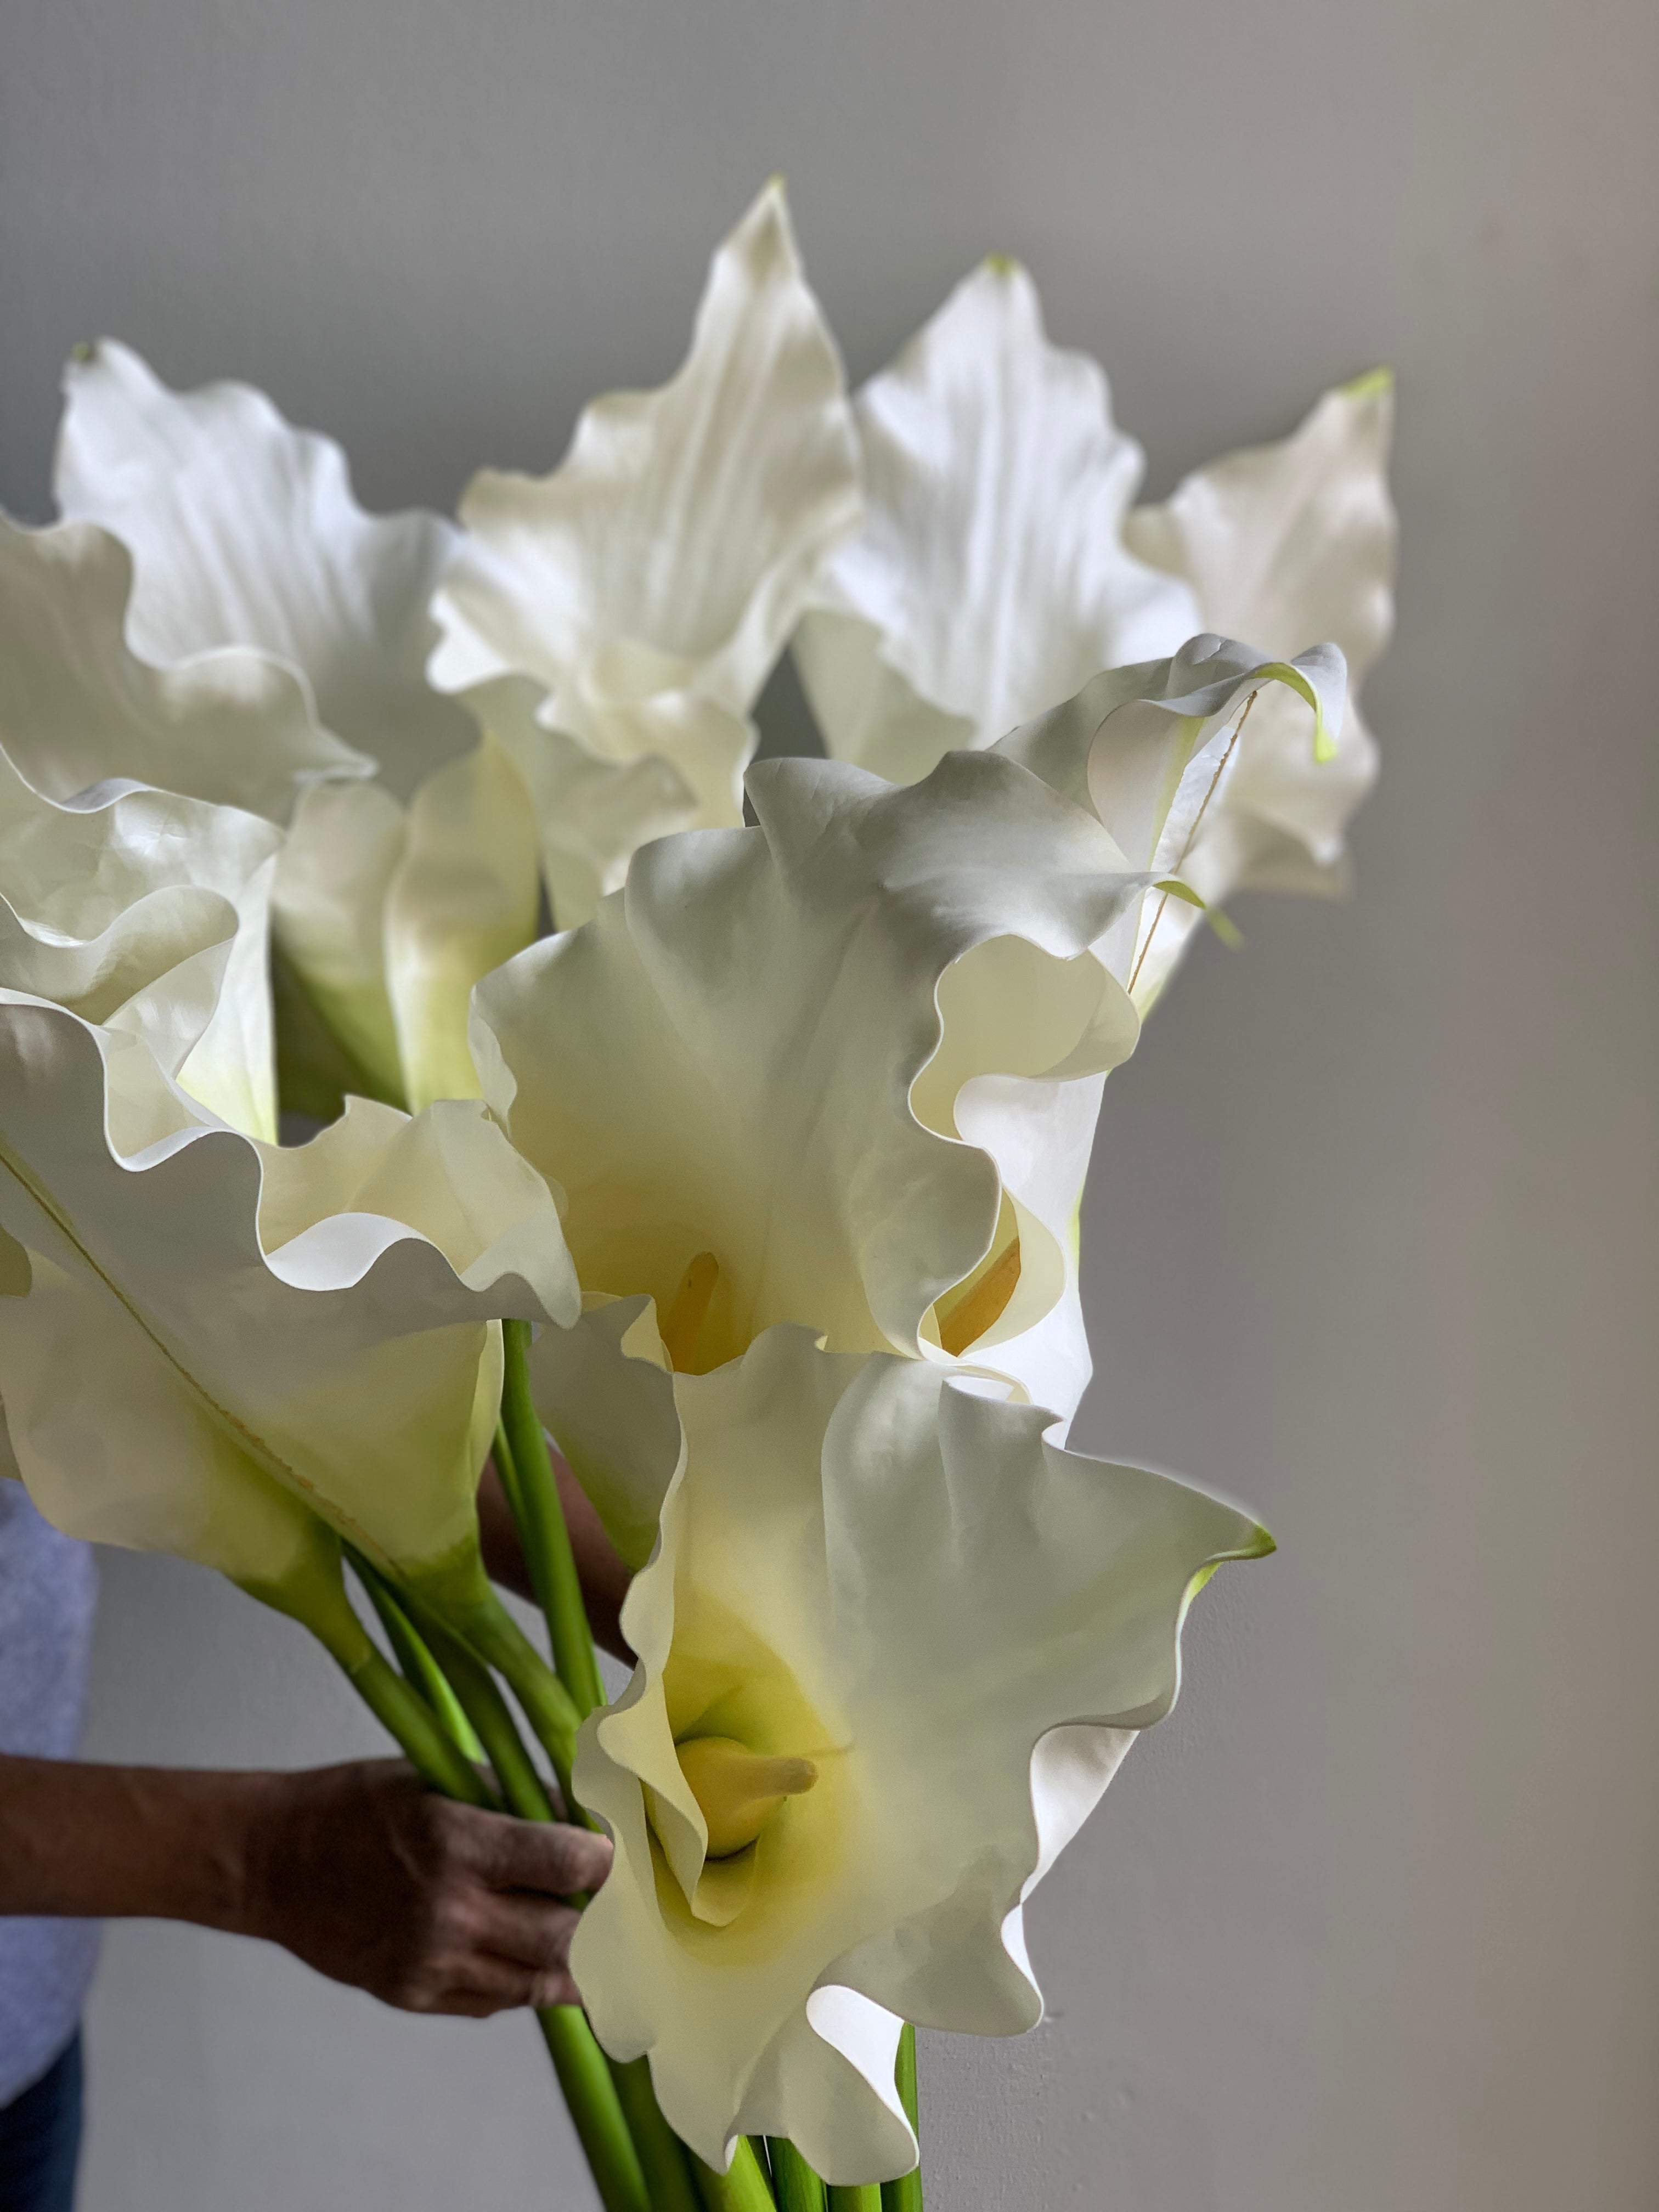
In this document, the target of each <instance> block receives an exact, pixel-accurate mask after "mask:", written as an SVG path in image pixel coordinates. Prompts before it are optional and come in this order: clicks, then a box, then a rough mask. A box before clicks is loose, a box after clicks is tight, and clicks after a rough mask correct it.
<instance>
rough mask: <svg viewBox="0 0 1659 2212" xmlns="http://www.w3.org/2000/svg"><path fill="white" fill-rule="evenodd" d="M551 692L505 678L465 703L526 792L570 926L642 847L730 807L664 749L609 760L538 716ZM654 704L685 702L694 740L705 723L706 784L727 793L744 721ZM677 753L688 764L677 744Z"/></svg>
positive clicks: (699, 708) (614, 883) (557, 914)
mask: <svg viewBox="0 0 1659 2212" xmlns="http://www.w3.org/2000/svg"><path fill="white" fill-rule="evenodd" d="M545 697H546V691H545V688H544V686H543V685H542V684H538V683H536V682H535V681H534V680H533V679H532V678H528V677H521V676H499V677H495V678H492V679H491V680H490V681H489V683H487V684H479V685H478V686H477V689H476V690H471V691H469V692H468V693H467V695H466V702H467V705H468V706H469V707H470V708H471V711H472V713H473V714H475V715H476V716H477V720H478V722H479V723H480V725H481V726H482V727H483V729H484V730H485V731H486V732H488V734H489V736H490V737H491V738H493V739H494V740H495V743H496V744H498V745H499V746H500V747H501V750H502V752H503V753H505V755H506V756H507V759H508V760H509V761H511V762H512V763H513V768H514V769H516V770H517V772H518V775H519V780H520V782H521V783H522V784H523V785H524V787H525V790H526V793H528V794H529V799H530V809H531V814H532V820H533V822H534V825H535V830H536V836H537V840H538V845H539V848H540V854H541V869H542V880H543V882H544V884H546V886H547V894H548V898H549V901H550V904H551V906H552V909H553V919H554V921H555V922H556V924H557V926H558V927H559V928H561V929H574V928H575V927H576V926H577V925H578V924H579V923H580V922H584V921H587V920H589V919H590V917H591V916H592V913H593V910H594V908H596V907H597V906H598V905H599V901H600V900H601V899H602V898H603V897H604V896H605V895H606V893H607V892H610V891H614V890H621V888H622V886H623V880H624V878H626V876H627V874H628V864H629V860H632V858H633V857H634V854H635V852H636V851H637V850H638V849H639V848H640V846H641V845H642V844H647V843H648V842H650V841H651V840H652V839H653V838H654V837H664V836H667V835H668V834H669V833H670V831H671V830H675V829H694V828H696V827H697V826H698V824H699V823H700V822H701V821H702V818H703V817H704V815H705V813H708V814H712V815H713V816H714V817H716V818H721V817H724V815H725V814H726V813H727V812H729V811H730V810H729V807H728V806H727V805H726V802H725V800H724V799H720V800H719V801H718V803H715V802H710V803H709V805H707V806H705V805H704V803H703V802H702V800H700V799H699V797H698V793H697V791H696V789H694V788H693V786H692V784H691V783H690V782H689V781H687V777H686V775H685V774H683V773H682V769H681V768H680V767H677V766H676V765H675V764H674V763H673V762H672V761H671V760H669V759H667V758H665V757H664V755H663V754H661V753H643V754H641V755H639V756H637V757H634V758H632V759H623V760H610V759H605V758H602V757H600V755H599V754H598V753H596V752H595V751H593V750H592V748H591V747H590V746H588V745H586V744H583V743H582V741H581V739H580V738H573V737H572V736H571V735H570V733H569V732H568V731H566V730H551V729H549V728H548V727H547V726H545V724H544V723H543V722H541V721H540V720H538V709H539V708H540V707H541V705H542V703H543V702H544V699H545ZM655 706H656V710H657V711H658V712H659V714H670V713H671V712H679V711H680V710H681V709H682V708H683V709H684V714H683V716H682V720H681V732H682V733H683V734H686V735H688V737H689V735H690V731H691V727H692V724H693V722H694V721H696V720H700V721H701V722H702V724H703V726H704V743H703V745H702V750H703V751H705V752H712V755H713V759H712V763H711V775H710V777H709V779H708V781H709V783H710V785H711V787H712V788H713V790H714V791H715V792H716V793H724V792H726V789H727V788H728V787H729V785H730V781H731V779H732V775H733V774H735V773H738V772H740V769H741V764H742V763H743V762H744V761H745V760H746V759H747V758H748V757H749V754H750V750H752V738H751V733H750V729H749V726H748V724H747V723H746V722H741V721H739V720H738V719H737V718H736V717H735V716H732V715H729V714H726V710H725V709H724V708H719V707H715V706H714V705H712V704H711V703H710V702H708V701H691V700H686V699H684V697H682V698H681V699H680V700H679V701H678V702H674V704H673V706H672V707H671V706H670V705H669V703H668V702H663V701H660V700H659V701H658V702H655ZM673 750H676V751H677V752H678V753H679V756H680V758H681V761H682V763H684V765H685V766H686V767H688V768H689V767H690V766H691V765H692V764H691V763H685V761H684V752H683V751H682V750H681V749H680V748H679V746H678V744H677V745H676V746H675V747H674V748H673Z"/></svg>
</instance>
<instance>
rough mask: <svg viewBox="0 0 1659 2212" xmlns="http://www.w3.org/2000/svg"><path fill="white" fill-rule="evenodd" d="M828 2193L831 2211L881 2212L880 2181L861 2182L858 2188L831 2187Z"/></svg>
mask: <svg viewBox="0 0 1659 2212" xmlns="http://www.w3.org/2000/svg"><path fill="white" fill-rule="evenodd" d="M828 2195H829V2212H881V2184H880V2183H879V2182H878V2181H866V2182H860V2185H859V2186H858V2187H857V2188H856V2189H836V2188H834V2187H831V2188H830V2190H829V2192H828Z"/></svg>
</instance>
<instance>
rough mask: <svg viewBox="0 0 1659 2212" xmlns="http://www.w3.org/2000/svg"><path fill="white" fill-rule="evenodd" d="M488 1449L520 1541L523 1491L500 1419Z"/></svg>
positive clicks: (511, 1450)
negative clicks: (493, 1441)
mask: <svg viewBox="0 0 1659 2212" xmlns="http://www.w3.org/2000/svg"><path fill="white" fill-rule="evenodd" d="M489 1449H490V1453H491V1455H492V1457H493V1458H494V1460H495V1472H496V1474H497V1475H499V1476H500V1478H501V1491H502V1493H503V1495H504V1496H505V1498H506V1499H507V1504H508V1506H509V1508H510V1509H511V1510H512V1514H513V1521H514V1522H515V1524H516V1525H517V1527H518V1529H519V1541H520V1543H522V1542H523V1541H524V1492H522V1491H521V1490H520V1487H519V1470H518V1468H516V1467H515V1466H514V1465H513V1447H512V1445H511V1444H510V1443H508V1442H507V1430H506V1428H505V1427H504V1426H503V1425H502V1424H501V1422H500V1421H497V1422H496V1424H495V1443H493V1444H492V1445H491V1446H490V1448H489ZM528 1564H529V1562H528V1560H527V1559H526V1565H528Z"/></svg>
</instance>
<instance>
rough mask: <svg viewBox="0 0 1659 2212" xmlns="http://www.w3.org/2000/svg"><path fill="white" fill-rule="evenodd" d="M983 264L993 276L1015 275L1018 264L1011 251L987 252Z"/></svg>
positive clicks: (1017, 271) (1017, 272) (1017, 270)
mask: <svg viewBox="0 0 1659 2212" xmlns="http://www.w3.org/2000/svg"><path fill="white" fill-rule="evenodd" d="M985 265H986V267H987V269H988V270H990V272H991V274H992V275H993V276H1018V274H1019V264H1018V261H1016V260H1015V258H1014V257H1013V255H1012V253H987V255H986V257H985Z"/></svg>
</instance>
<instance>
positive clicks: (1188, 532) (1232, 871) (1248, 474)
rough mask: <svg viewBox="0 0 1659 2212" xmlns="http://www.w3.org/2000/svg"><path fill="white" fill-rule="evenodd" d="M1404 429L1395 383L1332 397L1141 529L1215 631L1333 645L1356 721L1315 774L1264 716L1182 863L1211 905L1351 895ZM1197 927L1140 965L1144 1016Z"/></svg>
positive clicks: (1389, 605) (1192, 922) (1301, 732)
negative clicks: (1396, 462)
mask: <svg viewBox="0 0 1659 2212" xmlns="http://www.w3.org/2000/svg"><path fill="white" fill-rule="evenodd" d="M1393 424H1394V380H1393V379H1392V377H1390V376H1389V374H1388V373H1387V372H1386V371H1379V372H1377V373H1376V374H1374V375H1371V376H1366V377H1361V378H1360V379H1358V381H1356V382H1355V383H1352V384H1348V385H1344V386H1341V387H1340V389H1338V390H1337V391H1334V392H1327V393H1326V394H1325V396H1324V398H1322V400H1320V402H1319V403H1318V404H1317V405H1316V407H1315V409H1314V410H1313V412H1312V413H1311V414H1310V416H1308V417H1307V420H1306V421H1305V422H1303V424H1302V425H1301V427H1300V428H1298V429H1297V430H1295V431H1294V432H1292V434H1291V436H1289V437H1288V438H1285V439H1281V440H1280V441H1279V443H1278V444H1276V445H1271V446H1259V447H1253V448H1252V449H1250V450H1249V452H1245V453H1230V454H1228V455H1227V456H1226V457H1225V459H1222V460H1219V461H1215V462H1212V464H1211V465H1210V466H1209V467H1208V468H1206V469H1200V470H1198V471H1196V472H1195V473H1194V475H1192V476H1189V477H1187V478H1186V479H1185V481H1184V482H1183V483H1182V484H1181V486H1180V488H1179V489H1177V490H1176V494H1175V495H1174V497H1173V498H1172V499H1170V501H1168V502H1167V504H1165V505H1164V506H1163V507H1140V508H1138V509H1137V510H1136V511H1135V512H1134V513H1133V514H1132V515H1131V516H1130V517H1129V520H1128V522H1127V526H1126V536H1127V542H1128V544H1129V545H1130V546H1131V548H1132V549H1133V550H1134V551H1136V552H1138V553H1139V555H1140V556H1141V557H1142V558H1143V559H1144V560H1146V561H1151V562H1156V563H1157V565H1158V567H1160V568H1165V569H1167V570H1169V571H1170V574H1174V575H1176V576H1179V577H1181V578H1182V579H1183V580H1185V581H1186V582H1188V584H1190V586H1192V589H1193V591H1194V592H1195V594H1196V595H1197V599H1198V605H1199V611H1200V614H1201V616H1202V617H1203V620H1204V626H1205V628H1206V629H1212V630H1219V631H1221V632H1223V633H1224V634H1225V635H1228V636H1231V637H1246V638H1249V641H1250V642H1251V643H1252V644H1253V645H1255V646H1257V647H1260V648H1261V650H1262V651H1264V652H1267V653H1280V654H1290V653H1299V652H1301V651H1302V650H1303V649H1304V647H1307V646H1308V645H1310V643H1312V641H1314V640H1315V639H1316V638H1328V639H1329V640H1330V641H1332V642H1333V643H1334V644H1335V645H1336V646H1338V647H1340V649H1341V652H1342V653H1343V656H1344V658H1345V659H1346V663H1347V671H1348V703H1347V711H1346V714H1345V715H1344V717H1343V718H1342V720H1341V723H1340V729H1339V730H1337V731H1336V732H1335V742H1334V749H1333V751H1332V753H1331V757H1330V758H1329V759H1328V760H1325V761H1322V762H1320V763H1317V764H1313V763H1311V762H1310V755H1309V751H1308V746H1307V743H1306V736H1305V729H1304V723H1303V720H1302V718H1301V717H1300V716H1299V715H1298V714H1297V711H1296V707H1295V702H1293V701H1292V700H1291V698H1290V697H1289V696H1287V695H1285V693H1283V692H1271V693H1264V694H1263V695H1262V696H1261V697H1260V698H1258V699H1257V701H1256V702H1255V706H1254V708H1252V709H1251V713H1250V719H1249V722H1248V723H1247V724H1246V725H1245V727H1244V729H1243V732H1242V733H1241V735H1240V738H1239V740H1238V744H1237V748H1236V750H1235V751H1234V754H1233V756H1232V758H1231V762H1230V763H1228V765H1227V768H1226V769H1225V773H1224V774H1223V775H1222V777H1221V780H1220V782H1219V785H1218V788H1217V790H1216V793H1215V797H1214V799H1213V800H1212V804H1211V805H1210V807H1209V809H1208V811H1207V812H1206V816H1205V818H1204V820H1203V822H1202V823H1199V824H1198V825H1197V827H1196V830H1195V834H1194V836H1193V838H1192V841H1191V843H1190V845H1189V846H1188V849H1187V850H1186V852H1185V853H1184V854H1183V855H1182V861H1181V867H1180V872H1181V873H1182V876H1183V877H1184V878H1186V880H1187V881H1188V883H1189V884H1191V885H1192V887H1193V889H1194V890H1196V891H1197V892H1199V893H1200V896H1202V897H1204V898H1205V899H1206V900H1207V901H1208V902H1210V904H1211V905H1212V906H1219V905H1221V904H1222V903H1223V902H1225V900H1227V899H1229V898H1231V896H1232V895H1233V893H1234V892H1235V891H1239V890H1279V891H1303V892H1313V893H1315V894H1324V895H1325V896H1329V895H1330V894H1331V893H1332V892H1333V891H1337V890H1342V889H1343V888H1345V886H1346V882H1347V854H1346V845H1345V843H1344V838H1343V833H1344V830H1345V829H1346V826H1347V823H1348V819H1349V817H1350V816H1351V815H1352V813H1353V811H1354V810H1355V808H1356V807H1357V806H1358V804H1359V802H1360V800H1361V799H1364V796H1365V793H1367V792H1368V791H1369V790H1370V787H1371V785H1372V784H1373V783H1374V782H1375V781H1376V759H1377V756H1376V740H1375V739H1374V738H1372V737H1371V735H1370V732H1369V730H1367V728H1366V727H1365V725H1364V722H1363V721H1362V720H1361V719H1360V714H1359V707H1358V695H1359V686H1360V683H1361V681H1362V679H1363V678H1364V674H1365V671H1367V670H1368V669H1369V668H1370V665H1371V664H1372V662H1373V661H1374V660H1375V659H1376V657H1377V655H1378V654H1379V653H1381V652H1382V650H1383V647H1384V646H1385V645H1386V644H1387V643H1388V641H1389V633H1390V631H1391V630H1392V629H1393V627H1394V569H1395V541H1396V538H1397V534H1398V532H1397V525H1396V522H1395V512H1394V503H1393V501H1392V500H1391V499H1390V498H1389V482H1388V464H1389V437H1390V435H1391V432H1392V429H1393ZM1196 922H1197V915H1196V913H1195V911H1194V908H1190V907H1187V908H1182V907H1180V906H1179V905H1178V904H1177V905H1176V908H1174V909H1172V910H1166V911H1165V913H1164V916H1163V918H1162V920H1161V921H1160V922H1159V924H1158V933H1157V936H1156V938H1155V939H1153V940H1152V944H1151V948H1150V950H1149V951H1148V953H1147V956H1146V960H1145V962H1144V963H1143V967H1142V973H1141V980H1140V984H1139V992H1138V1001H1139V1004H1140V1005H1141V1006H1142V1007H1143V1008H1145V1007H1146V1006H1150V1005H1151V1003H1152V1000H1153V999H1154V998H1155V997H1156V996H1157V994H1158V990H1159V989H1160V988H1161V987H1162V986H1163V984H1164V981H1166V980H1167V978H1168V976H1169V975H1170V972H1171V970H1172V969H1173V968H1174V967H1175V964H1176V961H1177V960H1178V959H1179V957H1180V955H1181V951H1182V947H1183V945H1184V943H1185V941H1186V939H1187V937H1188V933H1190V932H1191V930H1192V929H1193V928H1194V927H1195V926H1196Z"/></svg>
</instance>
